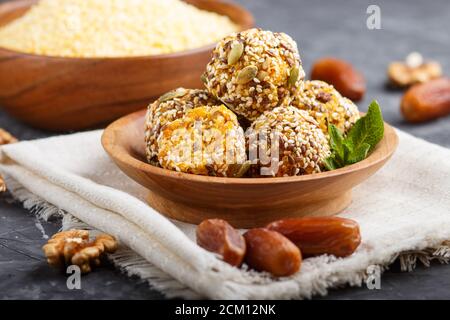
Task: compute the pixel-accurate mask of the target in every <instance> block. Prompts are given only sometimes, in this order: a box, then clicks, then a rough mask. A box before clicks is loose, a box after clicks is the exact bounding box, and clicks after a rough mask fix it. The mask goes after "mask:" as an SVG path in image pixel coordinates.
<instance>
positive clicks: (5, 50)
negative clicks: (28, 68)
mask: <svg viewBox="0 0 450 320" xmlns="http://www.w3.org/2000/svg"><path fill="white" fill-rule="evenodd" d="M182 1H183V2H186V0H182ZM187 1H189V0H187ZM196 1H201V2H203V3H208V2H209V1H211V0H196ZM37 2H38V0H16V1H14V2H12V3H11V2H9V1H7V2H3V3H0V8H3V7H5V6H8V5H15V6H20V4H23V5H26V4H29V5H33V4H34V3H37ZM215 2H216V3H220V4H221V5H225V6H230V7H233V8H235V9H237V10H238V11H239V12H240V14H244V15H246V16H247V19H248V20H249V21H248V23H247V25H242V24H240V23H237V22H235V21H233V20H232V19H231V17H230V16H229V15H226V14H223V15H226V16H227V17H228V18H229V19H230V20H232V21H233V22H234V23H236V24H237V25H238V26H239V28H238V31H237V32H239V31H242V30H245V29H244V28H246V27H247V26H248V27H249V28H252V27H253V26H254V25H255V19H254V17H253V15H252V13H251V12H250V11H248V10H247V9H245V8H244V7H243V6H241V5H239V4H237V3H235V2H233V1H224V0H215ZM191 5H193V4H191ZM193 6H195V5H193ZM206 11H207V10H206ZM212 12H215V11H212ZM216 13H217V12H216ZM216 44H217V42H215V43H211V44H208V45H204V46H201V47H197V48H192V49H188V50H183V51H178V52H171V53H163V54H155V55H143V56H123V57H122V56H118V57H63V56H50V55H42V54H35V53H28V52H22V51H17V50H13V49H8V48H5V47H2V46H0V53H4V54H14V55H20V56H23V57H30V58H42V59H48V60H53V61H74V62H77V61H91V62H96V61H117V60H125V61H142V60H148V59H155V60H160V59H176V58H181V57H185V56H189V55H195V54H200V53H205V52H209V51H212V50H213V49H214V48H215V46H216Z"/></svg>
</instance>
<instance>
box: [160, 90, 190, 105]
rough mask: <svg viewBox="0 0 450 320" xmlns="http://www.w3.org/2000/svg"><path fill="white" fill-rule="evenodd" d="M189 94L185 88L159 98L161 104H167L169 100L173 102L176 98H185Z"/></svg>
mask: <svg viewBox="0 0 450 320" xmlns="http://www.w3.org/2000/svg"><path fill="white" fill-rule="evenodd" d="M186 93H187V90H186V89H184V88H178V89H175V90H172V91H169V92H167V93H165V94H163V95H162V96H161V97H159V99H158V100H159V102H166V101H168V100H172V99H175V98H179V97H182V96H184V95H185V94H186Z"/></svg>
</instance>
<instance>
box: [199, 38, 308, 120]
mask: <svg viewBox="0 0 450 320" xmlns="http://www.w3.org/2000/svg"><path fill="white" fill-rule="evenodd" d="M304 76H305V73H304V71H303V68H302V64H301V60H300V55H299V53H298V49H297V44H296V43H295V41H294V40H292V38H291V37H289V36H288V35H286V34H284V33H277V32H271V31H263V30H261V29H249V30H246V31H243V32H239V33H234V34H232V35H230V36H228V37H226V38H224V39H223V40H222V41H220V42H219V43H218V44H217V46H216V48H215V49H214V51H213V55H212V59H211V61H210V62H209V64H208V65H207V67H206V72H205V73H204V74H203V76H202V80H203V82H204V83H205V86H206V87H207V89H208V91H209V92H210V93H212V94H213V95H214V96H216V97H217V98H218V99H220V100H221V101H222V102H223V103H225V104H226V106H227V107H229V108H230V109H231V110H233V111H234V112H236V113H237V114H239V115H241V116H244V117H245V118H247V119H249V120H252V121H253V120H255V119H256V118H257V117H258V116H259V115H261V114H262V113H263V112H264V111H267V110H272V109H273V108H275V107H277V106H279V105H281V104H285V105H288V104H289V103H290V102H291V100H292V99H293V97H294V96H295V95H296V94H297V92H298V90H299V87H300V83H301V80H302V79H303V78H304Z"/></svg>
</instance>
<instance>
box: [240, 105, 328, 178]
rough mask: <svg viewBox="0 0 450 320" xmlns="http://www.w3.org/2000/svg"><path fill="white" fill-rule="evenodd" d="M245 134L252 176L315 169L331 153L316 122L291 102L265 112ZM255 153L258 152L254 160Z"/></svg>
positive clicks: (291, 173) (279, 175)
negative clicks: (285, 105)
mask: <svg viewBox="0 0 450 320" xmlns="http://www.w3.org/2000/svg"><path fill="white" fill-rule="evenodd" d="M246 136H247V139H248V142H247V143H248V146H249V157H250V160H252V163H253V165H252V168H251V170H250V175H251V176H253V177H258V176H275V177H285V176H296V175H305V174H312V173H318V172H321V170H322V168H323V161H324V159H326V158H327V157H328V156H329V155H330V146H329V143H328V139H327V138H326V136H325V135H324V133H323V132H322V130H320V128H319V127H318V124H317V122H316V121H315V120H314V119H313V118H312V117H311V116H309V115H308V113H307V112H306V111H303V110H299V109H297V108H295V107H291V106H289V107H284V106H282V107H277V108H275V109H273V110H271V111H267V112H265V113H264V114H262V115H261V116H259V118H258V119H256V120H255V121H254V122H253V124H252V126H251V130H247V132H246ZM254 155H258V157H257V159H256V161H254V160H255V159H254ZM262 157H264V158H265V159H263V158H262Z"/></svg>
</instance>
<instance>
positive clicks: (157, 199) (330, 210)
mask: <svg viewBox="0 0 450 320" xmlns="http://www.w3.org/2000/svg"><path fill="white" fill-rule="evenodd" d="M144 118H145V110H142V111H139V112H135V113H133V114H130V115H128V116H125V117H123V118H121V119H119V120H117V121H115V122H114V123H112V124H111V125H110V126H108V127H107V128H106V129H105V131H104V133H103V136H102V144H103V147H104V148H105V150H106V152H107V153H108V154H109V156H110V157H111V158H112V159H113V160H114V162H115V163H116V164H117V165H118V166H119V168H120V169H121V170H122V171H123V172H125V173H126V174H127V175H128V176H129V177H131V178H132V179H133V180H135V181H137V182H138V183H140V184H141V185H142V186H144V187H145V188H147V189H148V190H149V196H148V203H149V204H150V206H152V207H153V208H155V209H156V210H157V211H159V212H160V213H162V214H164V215H166V216H168V217H170V218H173V219H177V220H181V221H185V222H190V223H199V222H201V221H202V220H204V219H208V218H222V219H225V220H227V221H229V222H230V223H231V224H232V225H233V226H235V227H238V228H249V227H257V226H263V225H265V224H267V223H268V222H271V221H274V220H277V219H281V218H287V217H301V216H314V215H322V216H325V215H334V214H337V213H339V212H340V211H342V210H343V209H344V208H346V207H347V206H348V205H349V204H350V202H351V190H352V188H353V187H355V186H356V185H358V184H360V183H361V182H363V181H364V180H366V179H367V178H368V177H370V176H371V175H372V174H374V173H375V172H376V171H377V170H378V169H380V168H381V167H382V166H383V165H384V164H385V163H386V161H388V159H389V158H390V157H391V156H392V154H393V153H394V151H395V149H396V147H397V145H398V137H397V134H396V133H395V130H394V129H393V128H392V127H391V126H389V125H387V124H385V135H384V138H383V140H382V141H381V142H380V143H379V144H378V146H377V147H376V149H375V150H374V151H373V152H372V154H370V156H369V157H368V158H367V159H365V160H363V161H361V162H359V163H357V164H354V165H352V166H348V167H345V168H342V169H338V170H335V171H330V172H324V173H319V174H313V175H306V176H297V177H286V178H218V177H206V176H199V175H193V174H186V173H180V172H175V171H170V170H166V169H161V168H158V167H155V166H152V165H150V164H148V163H147V162H146V160H145V143H144Z"/></svg>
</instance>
